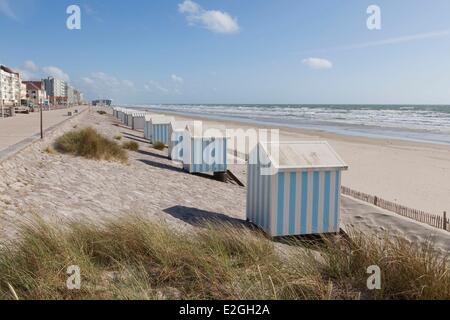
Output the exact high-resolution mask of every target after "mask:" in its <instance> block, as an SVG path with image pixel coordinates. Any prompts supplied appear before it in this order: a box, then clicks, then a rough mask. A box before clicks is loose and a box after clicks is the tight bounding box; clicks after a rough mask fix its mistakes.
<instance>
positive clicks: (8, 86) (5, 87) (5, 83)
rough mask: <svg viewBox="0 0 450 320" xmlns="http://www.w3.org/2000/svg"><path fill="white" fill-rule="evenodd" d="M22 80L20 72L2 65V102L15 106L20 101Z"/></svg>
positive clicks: (0, 85)
mask: <svg viewBox="0 0 450 320" xmlns="http://www.w3.org/2000/svg"><path fill="white" fill-rule="evenodd" d="M20 91H21V81H20V75H19V73H18V72H15V71H13V70H12V69H10V68H8V67H5V66H0V104H1V105H2V106H14V105H18V104H19V103H20V98H21V93H20Z"/></svg>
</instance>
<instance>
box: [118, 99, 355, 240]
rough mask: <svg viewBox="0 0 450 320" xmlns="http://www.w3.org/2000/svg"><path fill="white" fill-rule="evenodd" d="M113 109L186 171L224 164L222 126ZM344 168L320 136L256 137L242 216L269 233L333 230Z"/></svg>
mask: <svg viewBox="0 0 450 320" xmlns="http://www.w3.org/2000/svg"><path fill="white" fill-rule="evenodd" d="M113 115H114V117H115V118H117V119H118V120H119V121H120V122H121V123H122V124H124V125H125V126H127V127H130V128H132V129H133V130H137V131H141V132H143V133H144V137H145V139H147V140H148V141H149V142H150V143H152V144H156V143H157V142H158V143H163V144H164V145H166V146H167V147H168V152H169V153H168V158H170V159H172V160H174V161H178V162H181V163H183V168H184V169H185V171H187V172H189V173H212V174H214V175H218V176H221V175H224V174H225V173H226V172H227V170H228V157H227V151H228V150H227V146H228V145H227V142H228V140H229V139H230V138H231V137H228V136H227V133H226V132H221V131H220V130H216V131H214V134H211V133H206V131H205V130H203V127H202V125H201V122H198V121H197V122H192V121H191V122H186V121H177V120H176V119H175V117H173V116H166V115H159V114H152V113H150V112H145V111H136V110H131V109H127V108H118V107H116V108H113ZM198 124H200V125H198ZM347 169H348V167H347V165H346V164H345V163H344V161H343V160H342V159H341V158H340V157H339V155H338V154H337V153H336V152H335V151H334V150H333V149H332V148H331V146H330V145H329V144H328V143H327V142H325V141H318V142H317V141H301V142H292V141H289V142H279V141H273V142H264V141H259V142H258V143H257V144H256V145H255V146H253V148H252V149H251V151H250V153H249V155H248V159H247V219H248V220H249V221H250V222H252V223H254V224H255V225H257V226H258V227H260V228H261V229H263V230H264V231H265V232H267V233H268V234H269V235H270V236H273V237H277V236H293V235H308V234H324V233H338V232H339V231H340V204H341V174H342V171H344V170H347Z"/></svg>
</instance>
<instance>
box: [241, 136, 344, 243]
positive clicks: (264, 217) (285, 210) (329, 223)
mask: <svg viewBox="0 0 450 320" xmlns="http://www.w3.org/2000/svg"><path fill="white" fill-rule="evenodd" d="M347 168H348V167H347V165H346V164H345V163H344V161H342V159H341V158H340V157H339V155H338V154H337V153H336V152H335V151H334V150H333V149H332V148H331V146H330V145H329V144H328V143H327V142H324V141H321V142H311V141H305V142H278V143H261V142H260V143H258V144H257V146H256V147H255V148H254V149H253V150H252V151H251V153H250V156H249V164H248V181H247V182H248V184H247V185H248V189H247V219H248V220H249V221H250V222H252V223H254V224H255V225H257V226H259V227H260V228H262V229H263V230H265V231H266V232H267V233H268V234H269V235H271V236H273V237H276V236H292V235H308V234H322V233H337V232H339V231H340V225H339V224H340V203H341V201H340V199H341V172H342V171H343V170H347Z"/></svg>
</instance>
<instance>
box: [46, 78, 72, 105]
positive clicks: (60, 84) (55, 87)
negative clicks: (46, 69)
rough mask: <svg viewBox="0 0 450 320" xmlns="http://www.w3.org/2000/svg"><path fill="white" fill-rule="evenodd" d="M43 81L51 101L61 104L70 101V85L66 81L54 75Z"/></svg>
mask: <svg viewBox="0 0 450 320" xmlns="http://www.w3.org/2000/svg"><path fill="white" fill-rule="evenodd" d="M43 81H44V85H45V91H46V92H47V95H48V99H49V101H50V103H52V104H59V105H63V104H67V103H68V95H67V88H68V86H67V83H66V82H65V81H63V80H60V79H57V78H53V77H49V78H47V79H44V80H43Z"/></svg>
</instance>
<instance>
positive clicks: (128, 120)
mask: <svg viewBox="0 0 450 320" xmlns="http://www.w3.org/2000/svg"><path fill="white" fill-rule="evenodd" d="M135 112H136V111H135V110H128V111H127V116H126V122H125V125H126V126H127V127H130V128H131V127H132V126H133V114H134V113H135Z"/></svg>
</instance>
